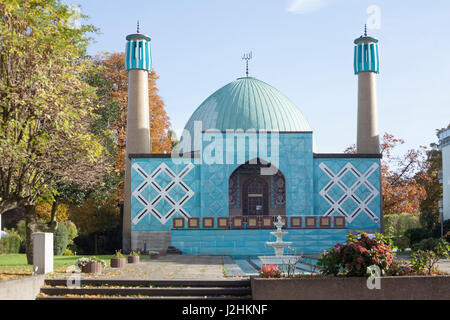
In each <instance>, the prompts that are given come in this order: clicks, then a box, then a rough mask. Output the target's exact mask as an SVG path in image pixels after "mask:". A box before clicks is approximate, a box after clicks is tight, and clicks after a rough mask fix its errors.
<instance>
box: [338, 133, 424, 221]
mask: <svg viewBox="0 0 450 320" xmlns="http://www.w3.org/2000/svg"><path fill="white" fill-rule="evenodd" d="M404 143H405V141H404V140H403V139H397V138H395V137H394V136H393V135H392V134H388V133H385V134H384V135H383V140H382V143H381V145H380V150H381V154H382V155H383V158H382V160H381V189H382V195H383V212H384V214H398V213H408V214H414V215H418V214H419V213H420V204H421V202H422V201H423V200H425V199H426V197H427V193H426V190H425V187H424V182H425V181H429V180H430V178H429V176H428V174H427V173H426V170H427V168H428V163H427V162H426V152H427V148H426V147H423V146H420V147H419V149H417V150H416V149H411V150H408V151H407V152H406V153H405V154H404V155H400V156H397V155H394V150H395V148H396V147H398V146H399V145H402V144H404ZM344 152H345V153H355V152H356V148H355V146H354V145H353V146H351V147H349V148H347V149H346V150H345V151H344Z"/></svg>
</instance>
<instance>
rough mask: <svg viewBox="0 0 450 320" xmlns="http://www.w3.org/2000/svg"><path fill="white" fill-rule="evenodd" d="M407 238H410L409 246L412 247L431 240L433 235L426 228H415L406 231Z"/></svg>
mask: <svg viewBox="0 0 450 320" xmlns="http://www.w3.org/2000/svg"><path fill="white" fill-rule="evenodd" d="M405 236H407V237H408V239H409V245H410V246H411V247H412V246H413V245H414V244H415V243H418V242H420V241H422V240H423V239H427V238H430V237H431V234H430V232H429V231H428V230H426V229H424V228H414V229H409V230H406V232H405Z"/></svg>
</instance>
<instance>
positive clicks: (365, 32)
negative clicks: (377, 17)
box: [364, 24, 367, 37]
mask: <svg viewBox="0 0 450 320" xmlns="http://www.w3.org/2000/svg"><path fill="white" fill-rule="evenodd" d="M364 37H367V24H364Z"/></svg>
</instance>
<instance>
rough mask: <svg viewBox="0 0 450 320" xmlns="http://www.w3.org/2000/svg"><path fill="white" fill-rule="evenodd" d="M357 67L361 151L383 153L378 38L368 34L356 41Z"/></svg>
mask: <svg viewBox="0 0 450 320" xmlns="http://www.w3.org/2000/svg"><path fill="white" fill-rule="evenodd" d="M354 43H355V56H354V70H355V74H357V75H358V132H357V141H356V152H357V153H368V154H376V153H380V140H379V133H378V102H377V84H376V75H377V73H379V68H380V60H379V57H378V40H377V39H375V38H373V37H369V36H367V27H365V30H364V36H361V37H359V38H358V39H356V40H355V41H354Z"/></svg>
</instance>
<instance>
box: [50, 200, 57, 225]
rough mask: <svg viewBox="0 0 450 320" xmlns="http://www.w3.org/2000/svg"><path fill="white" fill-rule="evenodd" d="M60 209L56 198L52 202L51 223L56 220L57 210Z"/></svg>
mask: <svg viewBox="0 0 450 320" xmlns="http://www.w3.org/2000/svg"><path fill="white" fill-rule="evenodd" d="M57 209H58V201H57V200H55V201H53V203H52V211H51V216H50V222H49V224H51V223H52V222H55V221H56V210H57Z"/></svg>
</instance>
